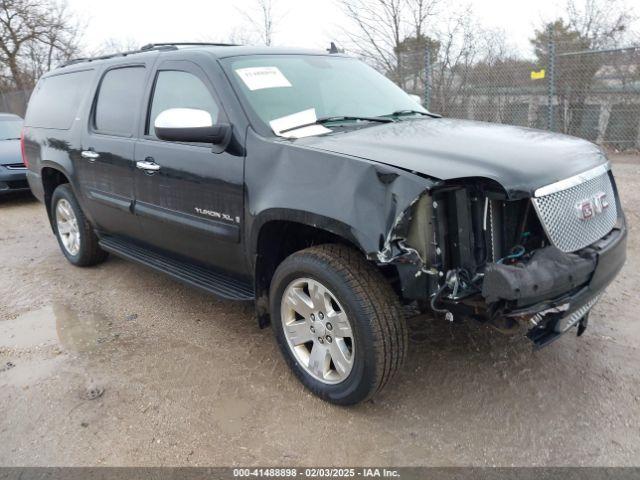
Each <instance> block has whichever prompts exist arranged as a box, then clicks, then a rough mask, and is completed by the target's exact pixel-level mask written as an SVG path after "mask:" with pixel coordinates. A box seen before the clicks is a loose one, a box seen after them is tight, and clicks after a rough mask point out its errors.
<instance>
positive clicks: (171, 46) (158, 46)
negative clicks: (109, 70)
mask: <svg viewBox="0 0 640 480" xmlns="http://www.w3.org/2000/svg"><path fill="white" fill-rule="evenodd" d="M183 46H184V47H186V46H211V47H237V46H238V45H237V44H235V43H208V42H164V43H148V44H147V45H143V46H142V47H140V48H139V49H138V50H128V51H126V52H117V53H110V54H109V55H99V56H97V57H81V58H73V59H71V60H69V61H67V62H65V63H63V64H61V65H60V66H59V67H58V68H62V67H68V66H69V65H75V64H76V63H84V62H94V61H97V60H107V59H109V58H116V57H126V56H127V55H134V54H136V53H145V52H150V51H153V50H160V51H162V50H177V49H178V47H183Z"/></svg>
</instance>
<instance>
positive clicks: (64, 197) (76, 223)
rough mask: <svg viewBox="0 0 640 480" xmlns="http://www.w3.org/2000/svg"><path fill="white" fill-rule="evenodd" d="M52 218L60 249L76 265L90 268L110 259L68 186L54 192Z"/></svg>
mask: <svg viewBox="0 0 640 480" xmlns="http://www.w3.org/2000/svg"><path fill="white" fill-rule="evenodd" d="M51 218H52V221H53V230H54V232H55V234H56V238H57V239H58V244H59V245H60V249H61V250H62V253H63V254H64V256H65V257H67V260H69V262H71V263H72V264H73V265H76V266H78V267H88V266H91V265H96V264H98V263H101V262H103V261H104V260H105V258H107V252H105V251H104V250H102V249H101V248H100V246H99V244H98V237H97V236H96V234H95V232H94V231H93V227H92V226H91V224H90V223H89V220H87V217H85V215H84V213H83V212H82V209H81V208H80V205H79V204H78V201H77V200H76V197H75V195H74V194H73V190H71V187H70V186H69V184H67V183H65V184H62V185H59V186H58V187H57V188H56V189H55V191H54V192H53V195H52V197H51Z"/></svg>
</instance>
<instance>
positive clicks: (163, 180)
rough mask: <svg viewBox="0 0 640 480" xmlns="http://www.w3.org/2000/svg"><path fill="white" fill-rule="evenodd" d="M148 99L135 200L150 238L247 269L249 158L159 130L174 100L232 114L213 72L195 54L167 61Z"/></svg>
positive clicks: (198, 257)
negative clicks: (244, 234) (243, 241)
mask: <svg viewBox="0 0 640 480" xmlns="http://www.w3.org/2000/svg"><path fill="white" fill-rule="evenodd" d="M148 99H149V102H148V113H147V116H146V125H145V128H144V132H143V135H142V136H141V139H140V140H139V142H138V143H137V144H136V150H135V160H136V165H137V167H138V168H136V173H135V197H136V200H135V207H134V208H135V213H136V215H137V216H138V218H139V219H140V225H141V229H142V238H143V240H144V242H145V243H148V244H150V245H152V246H154V247H156V248H158V249H161V250H163V251H166V252H169V253H172V254H175V255H177V256H181V257H187V258H189V259H192V260H195V261H198V262H200V263H204V264H209V265H216V266H218V267H220V266H222V267H223V269H225V270H227V271H229V272H236V273H243V266H244V260H243V257H242V252H241V249H240V230H241V229H240V227H241V222H242V215H243V213H242V212H243V164H244V158H243V157H240V156H236V155H233V154H231V153H228V152H226V151H219V150H220V149H214V148H213V145H210V144H200V143H182V142H168V141H162V140H159V139H158V138H157V137H156V136H155V134H154V130H153V124H154V120H155V118H156V117H157V116H158V115H159V114H160V113H161V112H163V111H165V110H168V109H170V108H194V109H199V110H205V111H207V112H209V113H210V114H211V117H212V119H213V121H214V123H215V122H228V120H226V115H225V114H224V111H223V109H222V106H221V103H220V101H219V100H218V97H217V96H216V94H215V91H214V89H213V86H212V84H211V82H210V81H209V78H208V77H207V76H206V74H205V73H204V72H203V71H202V69H200V68H199V67H198V66H197V65H196V64H194V63H192V62H189V61H175V60H174V61H166V62H163V63H161V64H160V65H159V66H158V67H157V69H156V72H155V79H154V82H153V86H152V89H151V90H150V92H149V94H148ZM149 167H150V168H149Z"/></svg>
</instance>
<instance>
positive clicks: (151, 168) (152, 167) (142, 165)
mask: <svg viewBox="0 0 640 480" xmlns="http://www.w3.org/2000/svg"><path fill="white" fill-rule="evenodd" d="M136 167H138V168H139V169H140V170H145V171H147V172H157V171H158V170H160V165H158V164H157V163H155V162H149V161H147V160H145V161H143V162H136Z"/></svg>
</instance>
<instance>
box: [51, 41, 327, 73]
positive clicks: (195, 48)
mask: <svg viewBox="0 0 640 480" xmlns="http://www.w3.org/2000/svg"><path fill="white" fill-rule="evenodd" d="M182 50H185V51H189V52H206V53H208V54H212V55H213V56H214V57H216V58H228V57H237V56H244V55H336V54H335V53H328V52H327V51H322V50H309V49H302V48H282V47H259V46H249V45H233V44H223V43H152V44H149V45H145V46H143V47H141V48H140V49H139V50H131V51H127V52H118V53H113V54H110V55H104V56H99V57H92V58H78V59H74V60H70V61H68V62H67V63H65V64H63V65H61V66H60V68H64V67H67V66H71V65H80V64H84V63H93V62H100V61H104V60H115V59H122V58H125V57H129V56H133V55H136V56H137V55H144V54H151V53H153V54H156V55H157V54H159V53H163V52H174V53H175V52H176V51H182Z"/></svg>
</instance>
